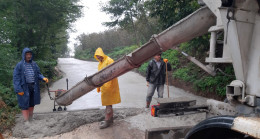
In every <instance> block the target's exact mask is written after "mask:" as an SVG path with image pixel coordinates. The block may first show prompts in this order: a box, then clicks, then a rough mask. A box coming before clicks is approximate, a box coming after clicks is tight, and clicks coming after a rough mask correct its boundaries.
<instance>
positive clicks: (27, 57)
mask: <svg viewBox="0 0 260 139" xmlns="http://www.w3.org/2000/svg"><path fill="white" fill-rule="evenodd" d="M39 80H43V81H45V82H46V83H48V79H47V78H45V77H44V76H43V75H42V74H41V73H40V69H39V67H38V65H37V64H36V63H35V62H34V61H33V55H32V51H31V50H30V49H29V48H24V49H23V53H22V60H21V61H20V62H19V63H18V64H17V65H16V67H15V69H14V73H13V84H14V89H15V93H16V94H17V98H18V103H19V107H20V108H21V109H22V114H23V117H24V120H25V121H28V120H31V119H32V116H33V109H34V106H35V105H37V104H40V101H41V97H40V88H39Z"/></svg>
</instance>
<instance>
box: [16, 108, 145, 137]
mask: <svg viewBox="0 0 260 139" xmlns="http://www.w3.org/2000/svg"><path fill="white" fill-rule="evenodd" d="M142 112H143V110H142V109H138V108H127V109H115V110H114V119H115V120H120V119H124V118H126V117H128V116H134V115H137V114H140V113H142ZM104 115H105V111H104V110H99V109H90V110H81V111H70V112H53V113H41V114H34V118H33V121H31V122H30V123H28V122H24V120H23V117H22V116H21V115H18V116H17V118H16V125H15V127H14V128H13V137H19V138H42V137H46V136H54V135H59V134H62V133H66V132H70V131H72V130H74V129H75V128H77V127H79V126H81V125H85V124H89V123H94V122H99V121H102V120H104Z"/></svg>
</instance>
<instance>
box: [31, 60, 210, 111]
mask: <svg viewBox="0 0 260 139" xmlns="http://www.w3.org/2000/svg"><path fill="white" fill-rule="evenodd" d="M97 66H98V62H90V61H82V60H78V59H74V58H59V59H58V67H59V68H60V70H62V71H63V72H64V73H65V74H64V75H63V78H62V79H60V80H58V81H56V82H54V83H53V84H52V85H51V86H50V90H57V89H67V87H66V79H67V78H68V80H69V88H71V87H72V86H74V85H75V84H77V83H78V82H79V81H81V80H83V79H84V77H86V75H88V76H90V75H92V74H94V73H96V72H97ZM118 80H119V88H120V95H121V103H120V104H116V105H113V107H115V108H143V107H144V106H145V97H146V91H147V86H146V81H145V78H144V77H142V76H140V75H139V74H137V73H135V72H131V71H130V72H128V73H126V74H124V75H122V76H120V77H119V78H118ZM166 88H167V87H166V86H165V90H164V97H167V96H168V95H167V90H166ZM51 95H52V96H53V95H54V94H53V93H51ZM183 96H184V97H188V98H192V99H196V100H197V104H205V103H206V99H205V98H202V97H199V96H195V95H193V94H190V93H188V92H185V91H184V90H182V89H179V88H175V87H173V86H170V97H173V98H176V97H183ZM154 97H157V92H155V95H154ZM152 104H156V102H155V100H154V99H153V101H152ZM56 108H57V107H56ZM91 108H101V109H103V108H104V107H103V106H102V105H101V94H100V93H97V92H96V89H94V90H92V91H91V92H89V93H87V94H85V95H84V96H82V97H80V98H79V99H77V100H75V101H74V102H73V103H72V104H71V105H69V106H67V110H68V111H71V110H80V109H91ZM52 110H53V100H50V98H49V96H48V93H47V91H45V92H44V93H43V94H42V99H41V104H40V105H37V106H35V113H42V112H52Z"/></svg>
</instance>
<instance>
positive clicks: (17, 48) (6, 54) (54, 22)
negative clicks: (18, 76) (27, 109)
mask: <svg viewBox="0 0 260 139" xmlns="http://www.w3.org/2000/svg"><path fill="white" fill-rule="evenodd" d="M78 1H79V0H58V1H57V0H56V1H55V0H1V1H0V55H1V57H0V77H1V78H0V104H1V103H4V104H6V106H5V107H1V106H0V129H1V130H0V132H2V130H3V129H6V128H10V126H11V125H13V123H14V119H15V117H14V116H15V114H16V112H17V109H18V106H17V100H16V94H15V92H14V89H13V84H12V76H13V69H14V67H15V65H16V64H17V62H18V61H20V60H21V58H22V57H21V54H22V50H23V48H25V47H29V48H31V49H32V51H33V53H34V60H36V62H37V63H38V65H39V66H40V69H41V72H42V73H43V74H44V76H45V77H48V78H53V77H54V66H56V65H57V62H56V60H57V58H58V57H62V56H65V55H67V53H68V49H67V42H68V32H67V30H68V29H69V28H70V24H71V23H72V22H74V21H75V20H76V19H77V18H78V17H80V15H81V11H80V10H81V6H80V5H78Z"/></svg>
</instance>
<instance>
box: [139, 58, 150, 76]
mask: <svg viewBox="0 0 260 139" xmlns="http://www.w3.org/2000/svg"><path fill="white" fill-rule="evenodd" d="M148 64H149V61H147V62H145V63H143V64H142V65H141V66H140V67H139V68H138V69H137V70H138V72H140V73H141V74H142V75H145V73H146V69H147V66H148Z"/></svg>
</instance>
